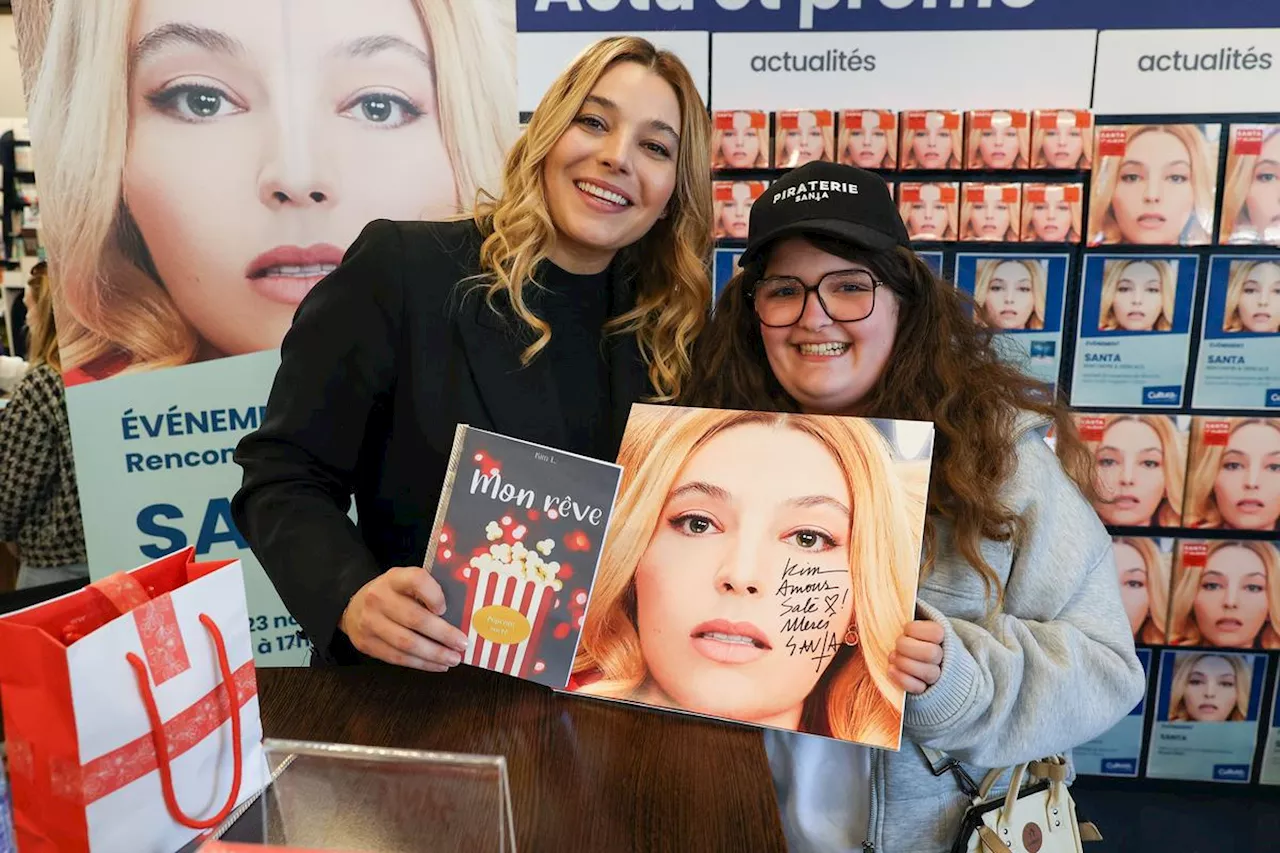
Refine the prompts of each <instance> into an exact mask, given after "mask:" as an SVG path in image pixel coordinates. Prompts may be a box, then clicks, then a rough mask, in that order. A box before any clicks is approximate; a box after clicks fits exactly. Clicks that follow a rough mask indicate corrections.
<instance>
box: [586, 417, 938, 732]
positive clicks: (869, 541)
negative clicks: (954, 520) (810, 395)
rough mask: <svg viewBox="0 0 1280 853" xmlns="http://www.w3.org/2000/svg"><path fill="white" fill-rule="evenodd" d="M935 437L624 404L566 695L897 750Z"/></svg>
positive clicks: (887, 424)
mask: <svg viewBox="0 0 1280 853" xmlns="http://www.w3.org/2000/svg"><path fill="white" fill-rule="evenodd" d="M932 446H933V427H932V425H931V424H928V423H921V422H917V421H888V420H867V419H858V418H842V417H831V416H821V415H785V414H765V413H760V412H732V411H719V410H711V409H681V408H677V407H670V406H646V405H637V406H634V407H633V408H632V413H631V418H630V419H629V420H628V422H627V431H626V434H625V436H624V438H623V441H622V448H621V450H620V451H619V454H618V463H619V464H620V465H621V466H622V469H623V475H622V483H621V486H620V487H619V492H618V500H617V503H616V504H615V506H614V514H613V518H612V519H611V521H610V528H609V536H608V539H607V541H606V543H605V548H604V553H603V556H602V558H601V562H600V568H599V571H598V572H597V574H596V580H595V586H594V588H593V590H592V594H591V601H590V603H589V605H588V607H587V614H586V620H585V622H584V623H583V629H582V639H581V641H580V643H579V646H578V652H577V657H576V660H575V663H574V667H573V673H574V678H573V680H572V681H571V682H570V685H569V687H570V690H575V691H579V692H582V693H584V694H587V695H592V696H598V697H602V698H606V699H615V700H623V701H629V702H638V703H644V704H648V705H656V706H659V707H664V708H669V709H672V710H677V711H684V712H687V713H693V714H702V715H706V716H712V717H718V718H722V719H730V720H737V721H741V722H747V723H751V724H754V725H759V726H768V727H772V728H778V729H786V730H794V731H803V732H808V733H813V734H819V735H824V736H827V737H834V738H840V739H844V740H852V741H858V742H861V743H865V744H869V745H872V746H877V747H884V748H888V749H897V748H898V747H899V743H900V737H901V728H902V707H903V699H904V697H903V692H902V689H901V688H899V687H897V686H895V685H894V684H893V682H892V681H890V679H889V675H888V656H889V653H890V652H891V651H892V650H893V648H894V646H895V644H896V643H897V641H898V639H899V637H900V636H901V635H902V630H903V626H904V625H905V624H906V623H907V622H909V621H910V620H911V618H912V613H913V612H914V609H915V597H916V579H917V577H918V575H919V567H920V549H921V536H922V530H923V523H924V506H925V496H926V493H927V490H928V483H929V469H930V460H931V458H932Z"/></svg>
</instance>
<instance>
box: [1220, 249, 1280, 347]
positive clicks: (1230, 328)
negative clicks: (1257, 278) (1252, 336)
mask: <svg viewBox="0 0 1280 853" xmlns="http://www.w3.org/2000/svg"><path fill="white" fill-rule="evenodd" d="M1265 266H1273V267H1275V268H1276V271H1277V272H1280V258H1274V259H1272V258H1268V259H1267V260H1264V261H1235V262H1233V263H1232V264H1231V277H1230V278H1229V279H1228V280H1227V300H1226V306H1225V310H1224V311H1223V313H1222V331H1224V332H1243V331H1244V323H1242V322H1240V297H1241V296H1244V285H1245V282H1247V281H1248V280H1249V276H1251V275H1252V274H1253V272H1254V271H1255V270H1257V269H1258V268H1259V267H1265Z"/></svg>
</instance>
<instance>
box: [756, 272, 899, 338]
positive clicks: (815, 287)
mask: <svg viewBox="0 0 1280 853" xmlns="http://www.w3.org/2000/svg"><path fill="white" fill-rule="evenodd" d="M853 275H856V276H860V277H862V278H865V279H866V282H867V283H868V284H869V285H870V286H871V304H870V305H869V306H868V308H867V310H866V313H864V314H862V316H860V317H845V316H839V317H837V316H836V315H835V314H832V313H831V309H830V308H829V307H827V300H825V299H823V298H822V285H823V284H824V283H825V282H826V281H827V280H828V279H830V278H831V277H832V276H846V277H847V276H853ZM769 282H790V283H793V284H795V286H797V287H799V288H801V289H802V290H803V291H804V297H803V298H802V299H801V300H800V307H799V309H798V310H797V311H796V312H795V317H794V318H793V319H792V320H791V321H789V322H786V323H777V322H774V323H770V322H767V321H766V320H765V318H764V315H763V313H762V312H761V310H760V301H759V300H758V299H757V298H756V297H757V295H758V292H759V289H760V287H761V286H763V285H766V284H767V283H769ZM883 284H884V282H883V281H881V280H880V279H878V278H876V277H875V276H874V275H872V274H871V273H869V272H868V271H866V270H864V269H846V270H832V271H831V272H829V273H827V274H826V275H824V276H823V277H822V278H820V279H818V283H817V284H806V283H805V282H803V281H801V280H800V279H799V278H797V277H796V276H793V275H771V276H765V277H764V278H761V279H759V280H758V281H756V282H755V284H753V285H752V286H751V292H750V294H749V295H750V297H751V305H752V307H753V308H754V309H755V312H756V318H757V319H759V320H760V322H761V323H762V324H763V325H765V326H768V327H770V328H772V329H785V328H786V327H787V326H794V325H795V324H796V323H798V322H800V318H801V317H803V316H804V312H805V309H806V308H808V307H809V294H810V293H812V294H814V295H815V296H817V297H818V305H819V306H821V308H822V310H823V312H824V313H825V314H826V315H827V316H828V317H830V318H831V320H832V322H835V323H857V322H859V321H861V320H865V319H867V318H868V317H870V316H871V315H872V314H873V313H875V310H876V291H877V290H879V289H880V286H881V285H883ZM828 295H830V294H828ZM775 319H776V318H775Z"/></svg>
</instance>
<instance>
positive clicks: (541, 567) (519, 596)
mask: <svg viewBox="0 0 1280 853" xmlns="http://www.w3.org/2000/svg"><path fill="white" fill-rule="evenodd" d="M503 535H504V533H503V529H502V527H501V525H499V523H498V522H497V521H491V522H489V525H488V528H487V529H486V536H487V538H488V539H489V540H490V541H493V543H494V544H492V545H490V546H489V551H488V553H482V554H478V555H476V556H473V557H472V558H471V561H470V564H469V566H468V568H469V572H468V576H467V604H466V608H465V610H464V613H463V618H462V631H463V633H465V634H466V635H467V654H466V656H465V657H464V658H463V660H464V662H466V663H469V664H472V665H474V666H479V667H483V668H484V669H490V670H493V671H495V672H501V673H505V674H507V675H515V676H519V677H527V676H528V675H529V674H530V673H531V671H532V669H533V663H534V658H535V657H536V654H537V650H538V643H539V641H540V640H541V639H542V634H543V630H544V628H545V626H546V622H547V613H548V612H549V611H550V610H551V606H552V602H553V601H554V599H555V596H556V593H558V592H559V591H560V590H561V589H562V588H563V586H564V584H563V582H562V581H561V580H560V578H558V577H557V575H558V574H559V572H560V564H559V563H558V562H556V561H554V560H548V559H547V558H548V557H550V555H551V552H552V550H554V548H555V543H554V541H553V540H551V539H544V540H542V541H541V542H537V543H535V544H534V546H533V547H532V548H530V547H528V546H526V545H525V544H524V543H523V542H520V541H516V542H515V543H507V542H500V541H497V540H500V539H501V538H503Z"/></svg>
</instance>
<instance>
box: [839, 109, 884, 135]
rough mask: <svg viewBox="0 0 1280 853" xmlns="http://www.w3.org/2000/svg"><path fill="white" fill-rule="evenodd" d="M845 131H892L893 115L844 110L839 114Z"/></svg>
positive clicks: (881, 112)
mask: <svg viewBox="0 0 1280 853" xmlns="http://www.w3.org/2000/svg"><path fill="white" fill-rule="evenodd" d="M841 120H842V122H843V124H844V129H845V130H877V129H878V130H892V129H893V125H894V120H893V113H889V112H885V111H884V110H845V112H844V113H842V114H841Z"/></svg>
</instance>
